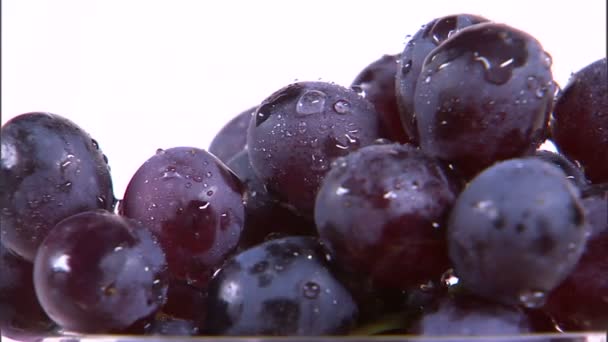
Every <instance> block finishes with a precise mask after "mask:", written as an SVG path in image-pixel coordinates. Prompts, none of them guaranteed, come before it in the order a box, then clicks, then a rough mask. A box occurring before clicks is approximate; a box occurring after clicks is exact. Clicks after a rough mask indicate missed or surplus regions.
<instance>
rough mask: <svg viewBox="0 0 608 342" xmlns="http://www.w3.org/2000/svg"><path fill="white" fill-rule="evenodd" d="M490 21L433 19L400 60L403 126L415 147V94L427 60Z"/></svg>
mask: <svg viewBox="0 0 608 342" xmlns="http://www.w3.org/2000/svg"><path fill="white" fill-rule="evenodd" d="M485 21H487V19H485V18H483V17H480V16H476V15H471V14H458V15H450V16H445V17H442V18H437V19H433V20H432V21H430V22H429V23H428V24H426V25H423V26H422V28H421V29H420V30H419V31H418V32H416V34H414V36H413V37H412V38H411V39H410V40H409V42H408V43H407V44H406V46H405V49H404V50H403V53H402V54H401V57H400V59H399V65H400V70H398V71H397V72H396V75H395V85H396V93H397V96H396V100H397V106H398V110H399V113H400V116H401V123H402V126H403V128H404V130H405V132H406V133H407V135H408V137H409V138H410V141H411V143H414V144H418V142H419V141H420V140H419V138H418V126H417V123H416V113H415V111H414V91H415V89H416V81H417V80H418V76H419V75H420V71H421V70H422V65H423V62H424V59H425V58H426V56H427V55H428V54H429V53H430V52H431V51H432V50H433V49H435V48H436V47H437V46H439V45H441V43H443V42H444V41H445V40H446V39H448V38H449V37H450V36H452V35H453V34H454V33H456V32H458V31H459V30H461V29H463V28H465V27H468V26H471V25H475V24H479V23H482V22H485Z"/></svg>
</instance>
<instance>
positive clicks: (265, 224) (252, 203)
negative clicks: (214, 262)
mask: <svg viewBox="0 0 608 342" xmlns="http://www.w3.org/2000/svg"><path fill="white" fill-rule="evenodd" d="M227 165H228V167H229V168H230V170H232V171H233V172H234V173H235V174H236V175H237V177H239V179H240V180H241V181H242V182H243V184H244V185H245V188H246V191H245V214H246V217H245V226H244V227H243V232H242V233H241V240H240V241H239V248H240V249H246V248H248V247H251V246H254V245H257V244H259V243H262V242H264V241H265V240H266V239H270V238H276V237H280V236H290V235H314V234H316V229H315V227H314V223H312V222H309V221H308V220H307V219H305V218H303V217H301V216H298V215H296V214H295V213H293V212H292V211H291V210H289V209H288V208H286V207H284V206H282V205H281V204H280V203H279V202H278V201H277V200H276V199H275V198H274V197H273V196H272V195H271V194H269V193H268V191H267V190H266V187H265V186H264V184H263V183H262V181H260V179H259V178H258V176H257V175H256V174H255V172H254V171H253V168H252V167H251V163H250V162H249V153H247V151H246V150H243V151H241V152H239V153H238V154H237V155H236V156H235V157H234V158H232V159H231V160H230V161H229V162H228V164H227Z"/></svg>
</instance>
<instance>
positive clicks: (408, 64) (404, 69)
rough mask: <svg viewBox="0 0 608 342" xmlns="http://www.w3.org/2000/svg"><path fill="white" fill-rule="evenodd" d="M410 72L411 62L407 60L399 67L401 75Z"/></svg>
mask: <svg viewBox="0 0 608 342" xmlns="http://www.w3.org/2000/svg"><path fill="white" fill-rule="evenodd" d="M410 70H412V60H411V59H409V60H407V61H406V62H405V63H403V66H402V67H401V73H402V74H404V75H405V74H407V73H408V72H410Z"/></svg>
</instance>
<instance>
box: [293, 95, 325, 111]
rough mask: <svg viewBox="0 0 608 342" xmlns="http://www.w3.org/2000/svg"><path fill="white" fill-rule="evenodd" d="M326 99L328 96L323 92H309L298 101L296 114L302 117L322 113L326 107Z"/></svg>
mask: <svg viewBox="0 0 608 342" xmlns="http://www.w3.org/2000/svg"><path fill="white" fill-rule="evenodd" d="M326 98H327V95H325V93H324V92H322V91H318V90H308V91H306V92H305V93H304V94H302V96H300V98H299V99H298V102H297V104H296V113H298V114H300V115H310V114H316V113H320V112H322V111H323V108H324V107H325V99H326Z"/></svg>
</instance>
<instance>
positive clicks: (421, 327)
mask: <svg viewBox="0 0 608 342" xmlns="http://www.w3.org/2000/svg"><path fill="white" fill-rule="evenodd" d="M534 332H536V330H535V329H534V323H533V321H532V319H531V318H530V317H528V315H527V314H526V313H525V312H524V311H523V310H521V309H519V308H517V307H515V306H505V305H503V304H497V303H494V302H490V301H486V300H483V299H479V298H475V297H471V296H456V297H448V296H445V297H443V298H442V299H441V300H440V301H439V302H438V303H437V304H435V305H432V306H429V307H427V308H426V310H424V313H423V314H422V316H421V317H420V318H419V319H417V320H416V321H415V322H414V323H413V325H412V327H411V328H410V330H409V333H410V334H415V335H424V336H500V335H507V336H509V335H510V336H514V335H520V334H531V333H534ZM501 341H502V340H501Z"/></svg>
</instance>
